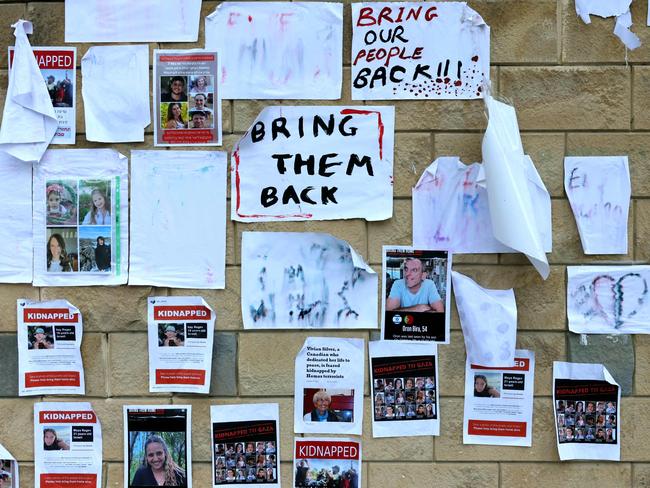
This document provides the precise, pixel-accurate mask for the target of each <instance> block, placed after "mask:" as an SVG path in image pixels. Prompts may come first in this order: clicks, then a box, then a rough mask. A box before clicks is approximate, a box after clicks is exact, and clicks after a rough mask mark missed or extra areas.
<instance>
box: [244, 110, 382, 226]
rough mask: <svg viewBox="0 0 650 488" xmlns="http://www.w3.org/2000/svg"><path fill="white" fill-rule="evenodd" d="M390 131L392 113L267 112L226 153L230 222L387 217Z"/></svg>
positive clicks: (263, 112)
mask: <svg viewBox="0 0 650 488" xmlns="http://www.w3.org/2000/svg"><path fill="white" fill-rule="evenodd" d="M394 126H395V108H394V107H373V106H360V107H333V106H332V107H329V106H321V107H303V106H295V107H284V106H277V107H266V108H265V109H264V110H262V112H261V113H260V115H259V116H258V117H257V119H256V120H255V122H254V123H253V125H252V126H251V127H250V129H248V131H247V132H246V134H244V136H243V137H242V138H241V139H240V140H239V142H238V143H237V144H236V145H235V147H234V149H233V155H232V159H233V163H232V167H231V172H232V175H231V176H232V177H231V193H232V199H233V205H232V213H231V216H232V219H233V220H237V221H240V222H256V221H287V220H332V219H352V218H364V219H366V220H385V219H389V218H390V217H391V216H392V215H393V139H394ZM262 175H263V176H262Z"/></svg>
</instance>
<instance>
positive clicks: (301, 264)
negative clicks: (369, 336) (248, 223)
mask: <svg viewBox="0 0 650 488" xmlns="http://www.w3.org/2000/svg"><path fill="white" fill-rule="evenodd" d="M241 262H242V271H241V275H242V276H241V296H242V299H241V306H242V317H243V320H244V328H247V329H275V328H277V329H312V328H323V329H324V328H337V329H374V328H376V327H377V284H378V281H377V280H378V278H377V274H376V273H375V272H374V271H373V270H372V268H370V266H368V265H367V264H366V263H365V262H364V261H363V259H362V258H361V256H359V255H358V254H357V253H356V251H355V250H354V249H353V248H352V246H350V244H348V243H347V242H345V241H343V240H341V239H337V238H335V237H333V236H331V235H329V234H320V233H312V232H243V233H242V250H241Z"/></svg>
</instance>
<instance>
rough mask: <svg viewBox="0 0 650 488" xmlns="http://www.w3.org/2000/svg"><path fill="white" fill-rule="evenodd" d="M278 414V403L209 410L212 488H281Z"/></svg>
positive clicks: (220, 406)
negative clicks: (225, 487)
mask: <svg viewBox="0 0 650 488" xmlns="http://www.w3.org/2000/svg"><path fill="white" fill-rule="evenodd" d="M279 415H280V414H279V406H278V404H277V403H255V404H248V405H215V406H211V407H210V417H211V420H212V473H213V474H214V479H213V482H212V484H213V487H214V488H216V487H218V486H222V485H230V484H233V483H236V484H245V485H251V484H254V485H255V486H267V487H271V486H278V487H279V486H280V442H279V441H280V438H279V434H280V420H279Z"/></svg>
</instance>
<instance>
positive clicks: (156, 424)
mask: <svg viewBox="0 0 650 488" xmlns="http://www.w3.org/2000/svg"><path fill="white" fill-rule="evenodd" d="M191 427H192V407H191V406H190V405H158V406H156V405H125V406H124V487H125V488H135V487H141V486H175V487H178V488H191V486H192V428H191Z"/></svg>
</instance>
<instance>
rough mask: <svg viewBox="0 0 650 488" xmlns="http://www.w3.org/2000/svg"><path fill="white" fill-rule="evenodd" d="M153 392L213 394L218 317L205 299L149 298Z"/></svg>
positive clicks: (150, 375) (150, 382)
mask: <svg viewBox="0 0 650 488" xmlns="http://www.w3.org/2000/svg"><path fill="white" fill-rule="evenodd" d="M148 303H149V307H148V326H149V391H150V392H160V391H169V392H187V393H209V392H210V376H211V373H212V345H213V342H214V322H215V318H216V317H215V313H214V311H213V310H212V309H211V308H210V307H209V306H208V304H207V303H206V302H205V300H203V298H201V297H149V299H148Z"/></svg>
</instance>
